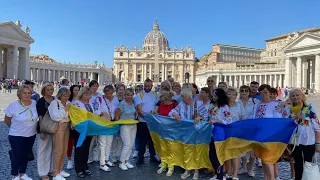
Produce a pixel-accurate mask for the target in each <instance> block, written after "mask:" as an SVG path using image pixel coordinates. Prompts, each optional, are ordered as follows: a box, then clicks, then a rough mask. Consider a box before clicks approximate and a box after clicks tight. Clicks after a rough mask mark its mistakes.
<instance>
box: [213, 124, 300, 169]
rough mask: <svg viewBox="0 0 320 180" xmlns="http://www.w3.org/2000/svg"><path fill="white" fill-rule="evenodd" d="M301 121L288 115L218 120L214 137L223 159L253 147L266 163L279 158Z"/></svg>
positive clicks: (221, 160) (236, 155) (239, 154)
mask: <svg viewBox="0 0 320 180" xmlns="http://www.w3.org/2000/svg"><path fill="white" fill-rule="evenodd" d="M296 127H297V124H296V123H295V122H294V121H293V120H292V119H287V118H263V119H248V120H242V121H237V122H234V123H231V124H228V125H222V124H217V125H214V128H213V139H214V140H215V147H216V152H217V156H218V159H219V162H220V163H221V164H223V163H224V162H225V161H226V160H229V159H233V158H237V157H239V156H241V155H242V154H244V153H246V152H249V151H251V150H253V151H254V152H255V155H256V156H257V157H259V158H261V160H262V161H263V162H264V163H275V162H277V161H278V160H279V158H280V157H281V155H282V154H283V152H284V151H285V149H286V148H287V144H288V143H289V141H290V138H291V136H292V134H293V131H294V129H296Z"/></svg>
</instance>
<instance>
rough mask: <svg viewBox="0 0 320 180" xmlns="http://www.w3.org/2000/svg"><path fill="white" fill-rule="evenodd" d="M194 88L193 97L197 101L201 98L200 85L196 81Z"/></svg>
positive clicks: (192, 90)
mask: <svg viewBox="0 0 320 180" xmlns="http://www.w3.org/2000/svg"><path fill="white" fill-rule="evenodd" d="M191 85H192V89H191V92H192V99H193V100H194V101H197V100H198V99H199V97H198V96H199V89H198V86H197V85H196V84H195V83H192V84H191Z"/></svg>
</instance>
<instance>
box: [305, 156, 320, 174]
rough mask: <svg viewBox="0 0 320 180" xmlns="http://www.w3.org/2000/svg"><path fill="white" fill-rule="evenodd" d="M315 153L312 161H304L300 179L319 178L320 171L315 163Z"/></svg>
mask: <svg viewBox="0 0 320 180" xmlns="http://www.w3.org/2000/svg"><path fill="white" fill-rule="evenodd" d="M316 154H317V153H315V154H314V156H313V159H312V162H304V165H303V174H302V179H301V180H319V177H320V171H319V167H318V163H317V155H316Z"/></svg>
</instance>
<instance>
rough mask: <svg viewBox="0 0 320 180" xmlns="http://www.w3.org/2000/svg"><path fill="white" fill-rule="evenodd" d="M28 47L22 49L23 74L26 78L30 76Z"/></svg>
mask: <svg viewBox="0 0 320 180" xmlns="http://www.w3.org/2000/svg"><path fill="white" fill-rule="evenodd" d="M29 52H30V48H24V49H23V54H24V55H23V57H24V66H25V67H24V69H25V70H24V76H25V77H26V78H30V59H29Z"/></svg>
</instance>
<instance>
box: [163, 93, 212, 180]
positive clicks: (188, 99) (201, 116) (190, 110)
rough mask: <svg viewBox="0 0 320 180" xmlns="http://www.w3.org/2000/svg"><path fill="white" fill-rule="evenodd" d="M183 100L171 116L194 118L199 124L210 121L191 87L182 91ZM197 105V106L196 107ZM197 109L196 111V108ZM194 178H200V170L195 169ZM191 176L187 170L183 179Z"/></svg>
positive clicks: (177, 118)
mask: <svg viewBox="0 0 320 180" xmlns="http://www.w3.org/2000/svg"><path fill="white" fill-rule="evenodd" d="M181 97H182V101H181V102H180V103H179V104H178V106H177V107H175V108H174V109H172V110H171V111H170V113H169V116H171V117H174V118H175V119H176V120H177V121H178V122H181V120H182V119H193V120H194V123H195V124H197V123H198V122H199V121H200V120H204V121H208V111H207V110H206V108H205V106H203V105H202V102H201V101H194V100H193V99H192V92H191V90H190V89H189V88H186V89H183V90H182V92H181ZM195 106H196V107H195ZM195 109H196V110H197V111H196V112H195V111H194V110H195ZM194 171H195V172H194V175H193V179H194V180H196V179H198V178H199V171H198V170H197V169H196V170H194ZM189 176H190V171H188V170H186V171H185V172H184V173H183V174H182V175H181V178H182V179H186V178H188V177H189Z"/></svg>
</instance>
